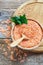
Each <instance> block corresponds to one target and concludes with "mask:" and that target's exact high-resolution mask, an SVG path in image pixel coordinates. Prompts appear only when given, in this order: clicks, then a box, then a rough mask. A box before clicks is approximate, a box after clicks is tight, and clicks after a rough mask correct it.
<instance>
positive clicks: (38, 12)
mask: <svg viewBox="0 0 43 65" xmlns="http://www.w3.org/2000/svg"><path fill="white" fill-rule="evenodd" d="M21 14H26V17H27V19H33V20H36V21H37V22H38V23H39V24H40V25H41V26H42V28H43V3H42V2H36V3H30V4H29V3H28V2H27V3H25V4H23V5H22V6H21V7H19V8H18V9H17V10H16V12H15V13H14V15H13V16H15V15H21ZM40 43H41V45H40V47H38V48H37V49H34V50H32V51H34V52H43V40H42V41H41V42H40Z"/></svg>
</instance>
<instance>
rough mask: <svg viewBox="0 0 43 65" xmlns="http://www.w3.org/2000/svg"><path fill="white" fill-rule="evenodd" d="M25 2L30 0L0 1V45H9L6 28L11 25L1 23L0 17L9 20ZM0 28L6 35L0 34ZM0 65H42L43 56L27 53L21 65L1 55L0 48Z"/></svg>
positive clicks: (9, 38) (0, 49) (1, 49)
mask: <svg viewBox="0 0 43 65" xmlns="http://www.w3.org/2000/svg"><path fill="white" fill-rule="evenodd" d="M25 1H29V2H31V1H30V0H17V1H15V0H12V1H10V0H9V1H8V0H6V1H5V0H4V1H3V0H0V12H1V13H0V44H2V45H3V44H4V43H11V35H9V36H8V33H9V34H10V32H11V31H10V30H9V28H8V27H9V26H11V24H10V23H7V22H2V21H1V18H2V17H3V18H4V17H6V18H9V17H10V16H11V15H12V12H13V11H15V10H16V9H17V7H18V6H20V5H21V4H22V3H23V2H25ZM33 1H37V0H32V2H33ZM6 2H7V3H6ZM9 4H10V5H9ZM6 14H7V16H6ZM1 15H2V16H1ZM6 18H5V19H6ZM1 27H3V28H4V30H5V31H6V33H4V32H3V33H2V32H1V31H2V29H3V28H1ZM3 34H4V35H3ZM6 34H7V35H6ZM4 48H5V47H4ZM0 65H43V54H35V53H28V56H27V57H26V61H25V62H23V63H20V62H13V61H10V60H9V59H8V58H6V57H5V56H4V55H3V48H1V46H0Z"/></svg>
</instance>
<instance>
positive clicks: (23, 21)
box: [11, 14, 27, 25]
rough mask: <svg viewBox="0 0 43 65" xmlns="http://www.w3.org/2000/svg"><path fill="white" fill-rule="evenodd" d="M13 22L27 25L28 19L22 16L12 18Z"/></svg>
mask: <svg viewBox="0 0 43 65" xmlns="http://www.w3.org/2000/svg"><path fill="white" fill-rule="evenodd" d="M11 21H12V22H14V23H15V24H20V25H21V24H27V18H26V16H25V14H24V15H20V16H14V17H11Z"/></svg>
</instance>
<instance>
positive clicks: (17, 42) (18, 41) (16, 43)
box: [10, 37, 24, 47]
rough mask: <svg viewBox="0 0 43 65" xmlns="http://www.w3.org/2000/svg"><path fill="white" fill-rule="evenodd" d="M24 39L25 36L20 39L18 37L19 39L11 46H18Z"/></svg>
mask: <svg viewBox="0 0 43 65" xmlns="http://www.w3.org/2000/svg"><path fill="white" fill-rule="evenodd" d="M23 39H24V37H22V38H20V39H18V40H16V41H14V42H13V43H12V44H10V46H11V47H15V46H17V45H18V44H19V43H20V42H21V41H22V40H23Z"/></svg>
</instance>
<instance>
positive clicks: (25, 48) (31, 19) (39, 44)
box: [11, 19, 43, 50]
mask: <svg viewBox="0 0 43 65" xmlns="http://www.w3.org/2000/svg"><path fill="white" fill-rule="evenodd" d="M28 20H31V21H34V22H36V23H37V24H38V25H39V26H40V28H41V30H42V38H43V29H42V26H41V25H40V24H39V23H38V22H37V21H35V20H33V19H28ZM14 26H15V24H14V23H12V30H11V38H12V40H13V41H14V37H13V34H14V33H13V32H12V31H13V30H14ZM42 38H41V40H40V42H41V41H42ZM40 42H39V43H38V44H37V45H36V46H33V47H31V48H24V47H22V46H21V45H18V47H19V48H21V49H24V50H33V49H35V48H37V47H39V46H40V44H41V43H40Z"/></svg>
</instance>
